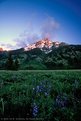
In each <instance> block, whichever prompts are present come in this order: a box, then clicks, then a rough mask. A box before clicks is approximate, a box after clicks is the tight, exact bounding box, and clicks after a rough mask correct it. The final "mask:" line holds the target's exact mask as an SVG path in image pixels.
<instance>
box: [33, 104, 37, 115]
mask: <svg viewBox="0 0 81 121" xmlns="http://www.w3.org/2000/svg"><path fill="white" fill-rule="evenodd" d="M37 114H38V106H37V105H36V103H34V105H33V116H34V117H36V116H37Z"/></svg>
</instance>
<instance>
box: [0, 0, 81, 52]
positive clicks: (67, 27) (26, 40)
mask: <svg viewBox="0 0 81 121" xmlns="http://www.w3.org/2000/svg"><path fill="white" fill-rule="evenodd" d="M45 37H48V38H49V39H50V40H52V41H59V42H65V43H68V44H81V0H0V47H3V48H4V49H6V50H8V49H17V48H21V47H24V46H26V45H28V44H32V43H34V42H35V41H38V40H40V39H43V38H45Z"/></svg>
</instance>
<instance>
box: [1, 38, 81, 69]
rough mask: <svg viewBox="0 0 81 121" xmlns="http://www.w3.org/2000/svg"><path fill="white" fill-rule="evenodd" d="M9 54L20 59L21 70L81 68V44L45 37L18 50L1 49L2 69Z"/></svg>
mask: <svg viewBox="0 0 81 121" xmlns="http://www.w3.org/2000/svg"><path fill="white" fill-rule="evenodd" d="M9 54H11V55H12V59H13V61H15V59H18V61H19V69H21V70H23V69H28V70H47V69H48V70H49V69H50V70H54V69H81V45H68V44H66V43H63V42H61V43H59V42H52V41H49V40H48V39H45V40H41V41H38V42H36V43H34V44H32V45H29V46H26V47H25V48H21V49H18V50H12V51H0V69H6V67H5V63H6V61H7V60H8V57H9Z"/></svg>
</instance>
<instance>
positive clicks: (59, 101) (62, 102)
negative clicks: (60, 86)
mask: <svg viewBox="0 0 81 121" xmlns="http://www.w3.org/2000/svg"><path fill="white" fill-rule="evenodd" d="M67 102H68V100H67V97H66V96H64V95H63V96H61V95H58V96H57V98H56V105H57V106H58V107H66V106H67Z"/></svg>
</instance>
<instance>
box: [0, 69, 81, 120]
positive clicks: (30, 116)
mask: <svg viewBox="0 0 81 121" xmlns="http://www.w3.org/2000/svg"><path fill="white" fill-rule="evenodd" d="M80 115H81V70H50V71H48V70H46V71H45V70H41V71H40V70H35V71H33V70H29V71H27V70H19V71H5V70H2V71H0V118H1V120H3V119H4V118H5V120H9V119H10V120H11V119H17V120H18V119H20V120H21V119H23V120H39V121H41V120H42V121H51V120H52V121H80V120H81V116H80Z"/></svg>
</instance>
